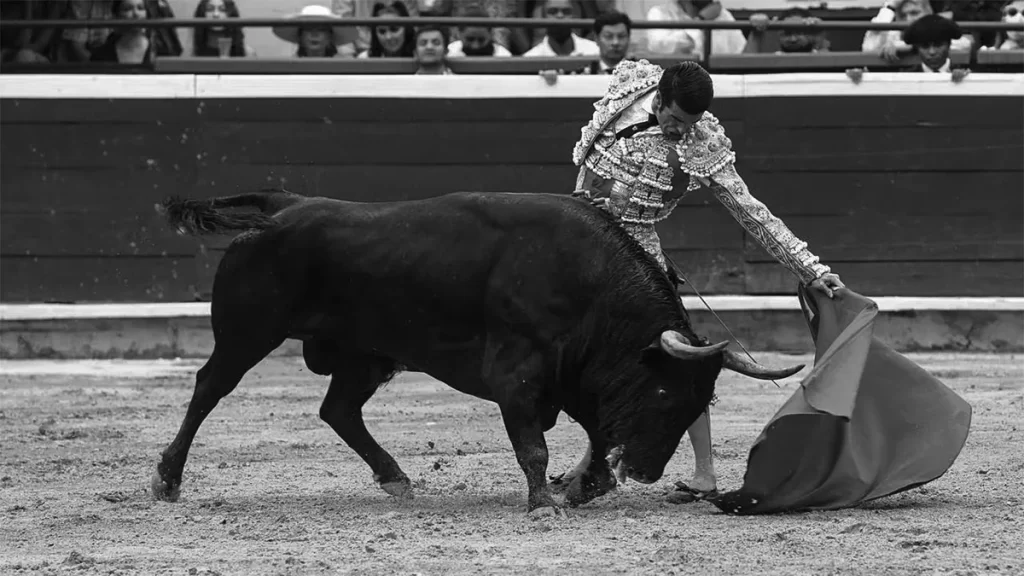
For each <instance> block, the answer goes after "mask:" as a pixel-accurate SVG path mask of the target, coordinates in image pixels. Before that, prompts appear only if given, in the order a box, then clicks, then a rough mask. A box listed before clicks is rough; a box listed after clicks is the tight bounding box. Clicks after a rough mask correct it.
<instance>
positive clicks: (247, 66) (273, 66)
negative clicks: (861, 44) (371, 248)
mask: <svg viewBox="0 0 1024 576" xmlns="http://www.w3.org/2000/svg"><path fill="white" fill-rule="evenodd" d="M332 22H337V23H336V24H334V25H335V26H339V25H340V26H424V25H442V26H483V27H492V28H499V27H508V28H546V27H548V26H552V25H555V26H569V27H572V28H590V27H592V26H593V24H594V21H593V20H590V19H560V20H552V19H534V18H465V17H415V18H413V17H410V18H346V19H341V20H337V21H332ZM225 24H226V23H225V21H223V20H212V19H208V18H173V19H171V18H163V19H150V20H146V21H145V27H146V28H147V29H149V30H155V29H163V28H207V27H212V26H225ZM295 24H296V21H295V20H293V19H288V18H236V19H231V20H230V21H229V23H228V25H229V26H231V27H240V28H248V27H253V28H255V27H272V26H278V25H295ZM957 24H958V25H959V26H960V27H961V28H962V29H963V30H965V31H968V32H969V31H1014V30H1015V31H1022V32H1024V23H1007V22H969V21H968V22H958V23H957ZM138 26H139V22H138V21H125V20H66V19H65V20H4V21H0V29H18V28H21V29H24V28H31V29H37V28H107V29H121V28H135V27H138ZM907 26H908V24H907V23H905V22H889V23H876V22H861V21H853V22H851V21H829V20H822V21H819V22H815V23H805V22H794V21H784V22H782V21H770V22H768V24H767V29H768V30H779V29H786V30H798V29H807V30H815V31H820V30H865V31H867V30H902V29H905V28H906V27H907ZM633 28H634V29H635V30H644V29H665V30H695V29H696V30H703V32H704V35H705V38H704V43H703V46H704V53H703V54H700V55H696V54H679V55H664V54H656V55H654V54H652V55H638V56H640V57H645V58H648V59H649V60H651V61H652V62H656V63H659V64H663V63H672V62H678V61H680V60H700V61H702V62H703V63H704V65H705V67H706V68H708V69H709V70H713V71H715V72H725V73H728V72H740V71H743V72H753V71H758V70H760V71H771V72H778V71H782V70H791V71H825V70H841V69H845V68H851V67H871V68H875V69H879V70H886V69H896V68H899V67H904V66H908V65H913V64H915V63H917V62H918V60H917V59H916V57H908V58H904V59H903V60H901V61H899V62H895V63H890V62H886V61H884V60H882V59H881V58H879V57H878V55H876V54H871V53H863V52H830V53H819V54H766V53H751V54H729V55H719V54H711V53H710V49H711V42H710V40H709V37H710V34H711V32H712V31H713V30H751V29H753V28H754V25H753V24H752V23H751V22H750V21H749V20H736V21H731V22H718V21H686V22H669V21H662V20H653V21H652V20H637V21H634V22H633ZM1022 54H1024V51H1018V50H1013V51H1003V50H999V51H988V50H984V51H980V52H977V54H976V60H974V61H976V62H977V63H979V64H983V65H989V66H1003V67H1010V68H1011V69H1012V68H1013V67H1022V68H1024V56H1022ZM971 56H972V57H974V56H975V55H974V54H972V55H971ZM952 58H953V60H954V63H955V64H963V63H966V62H968V61H970V58H969V57H968V56H967V55H966V54H960V53H954V54H953V55H952ZM594 61H595V60H593V59H588V58H529V59H526V58H503V59H500V60H495V59H488V58H478V59H474V58H459V59H451V61H450V65H451V68H452V70H453V71H454V72H456V73H459V74H521V73H535V72H537V71H539V70H545V69H552V68H556V69H559V68H560V69H570V70H571V69H578V68H583V67H586V66H589V65H590V64H592V63H593V62H594ZM414 70H415V65H414V64H413V63H412V60H411V59H403V58H392V59H388V58H373V59H363V60H350V59H317V58H294V59H264V58H259V59H244V58H223V59H218V58H181V57H159V58H153V62H152V63H151V64H144V65H131V64H115V65H97V64H95V63H85V64H58V63H49V64H14V63H6V64H4V65H3V67H2V69H0V73H8V74H11V73H15V74H22V73H48V74H59V73H93V74H94V73H97V72H104V73H199V74H407V73H411V72H412V71H414Z"/></svg>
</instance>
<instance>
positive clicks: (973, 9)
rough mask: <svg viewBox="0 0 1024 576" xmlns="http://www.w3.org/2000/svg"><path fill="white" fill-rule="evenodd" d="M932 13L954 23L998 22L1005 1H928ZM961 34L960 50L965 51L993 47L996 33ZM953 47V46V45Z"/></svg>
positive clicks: (978, 31) (987, 31) (976, 32)
mask: <svg viewBox="0 0 1024 576" xmlns="http://www.w3.org/2000/svg"><path fill="white" fill-rule="evenodd" d="M930 4H931V7H932V13H933V14H938V15H939V16H944V17H946V18H950V19H952V20H953V21H954V22H998V21H999V19H1000V18H1001V17H1002V15H1003V14H1002V10H1003V7H1004V5H1006V4H1007V1H1006V0H930ZM962 32H963V38H961V40H959V41H958V42H959V44H960V48H956V47H954V49H961V50H967V49H969V48H970V47H971V46H974V45H976V46H978V47H979V48H981V47H983V46H995V45H996V40H997V36H998V32H997V31H995V30H976V31H974V32H967V31H966V30H964V31H962ZM954 46H955V45H954Z"/></svg>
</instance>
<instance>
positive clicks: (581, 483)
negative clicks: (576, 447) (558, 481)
mask: <svg viewBox="0 0 1024 576" xmlns="http://www.w3.org/2000/svg"><path fill="white" fill-rule="evenodd" d="M617 485H618V482H616V480H615V477H614V476H612V475H611V473H610V472H606V473H605V474H604V475H603V477H595V476H594V475H592V474H589V473H587V474H582V475H580V476H577V477H576V478H575V479H574V480H573V481H572V483H571V484H569V487H568V488H567V489H566V491H565V503H566V505H567V506H569V507H571V508H575V507H576V506H581V505H583V504H586V503H587V502H590V501H591V500H593V499H594V498H597V497H599V496H604V495H605V494H607V493H609V492H611V491H612V490H614V489H615V487H616V486H617Z"/></svg>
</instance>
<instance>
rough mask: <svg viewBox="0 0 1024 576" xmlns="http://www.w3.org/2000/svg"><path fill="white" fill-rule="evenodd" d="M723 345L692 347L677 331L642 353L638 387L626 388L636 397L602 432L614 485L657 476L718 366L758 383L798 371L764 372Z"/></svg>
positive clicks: (704, 399) (702, 405)
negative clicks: (607, 440) (608, 441)
mask: <svg viewBox="0 0 1024 576" xmlns="http://www.w3.org/2000/svg"><path fill="white" fill-rule="evenodd" d="M728 345H729V343H728V342H719V343H717V344H713V345H710V346H693V345H692V344H690V343H689V342H687V340H686V338H685V337H684V336H683V335H682V334H680V333H679V332H676V331H675V330H666V331H664V332H663V333H662V334H661V336H660V337H659V338H658V340H657V341H656V342H655V343H653V344H652V345H651V346H649V347H648V348H647V349H645V350H644V351H643V353H642V358H641V361H640V363H639V366H637V369H638V372H634V373H633V374H632V376H633V378H634V380H633V382H634V384H636V383H639V384H640V385H639V386H635V387H634V386H631V387H630V393H631V394H636V397H634V398H630V399H629V402H628V403H629V408H627V409H626V410H624V411H620V412H619V413H618V414H617V416H619V417H618V418H615V420H616V421H617V423H616V424H613V425H612V426H610V427H609V430H608V431H609V432H610V439H611V444H610V445H611V449H610V451H609V453H608V462H609V464H610V465H611V467H612V469H613V470H614V471H615V474H616V476H618V477H619V480H620V481H622V480H624V479H625V477H629V478H632V479H634V480H636V481H638V482H642V483H645V484H649V483H651V482H655V481H657V480H658V479H659V478H661V475H662V474H663V472H664V470H665V465H666V464H668V461H669V460H670V459H671V458H672V455H673V454H674V453H675V451H676V448H677V447H678V445H679V441H680V440H681V439H682V437H683V434H684V433H685V432H686V430H687V429H688V428H689V427H690V425H692V424H693V422H694V421H695V420H696V419H697V417H698V416H700V414H701V413H702V412H703V411H704V410H705V409H706V408H707V405H708V403H709V402H710V401H711V398H712V396H713V394H714V390H715V381H716V380H717V378H718V374H719V372H720V371H721V369H722V368H728V369H730V370H733V371H735V372H738V373H740V374H744V375H746V376H750V377H753V378H758V379H764V380H769V379H775V378H786V377H788V376H791V375H793V374H796V373H797V372H799V371H800V370H801V369H803V365H799V366H795V367H791V368H786V369H783V370H769V369H767V368H765V367H763V366H760V365H758V364H756V363H754V362H750V361H746V360H744V359H743V358H742V357H740V356H739V355H738V354H736V353H734V352H731V351H729V350H725V348H726V346H728ZM627 413H628V415H627ZM622 416H625V417H624V418H623V417H622Z"/></svg>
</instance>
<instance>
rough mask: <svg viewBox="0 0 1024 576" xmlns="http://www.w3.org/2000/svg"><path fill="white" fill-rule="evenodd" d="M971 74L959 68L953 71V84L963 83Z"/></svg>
mask: <svg viewBox="0 0 1024 576" xmlns="http://www.w3.org/2000/svg"><path fill="white" fill-rule="evenodd" d="M970 73H971V71H970V70H968V69H966V68H957V69H956V70H953V83H955V84H959V83H960V82H963V79H964V78H966V77H967V75H968V74H970Z"/></svg>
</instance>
